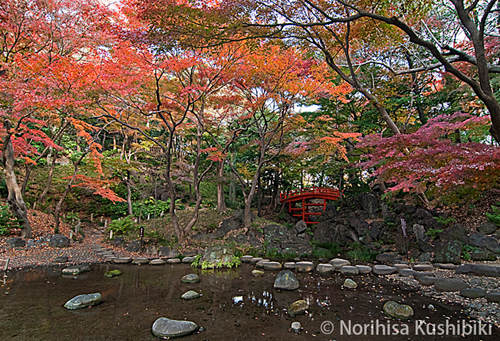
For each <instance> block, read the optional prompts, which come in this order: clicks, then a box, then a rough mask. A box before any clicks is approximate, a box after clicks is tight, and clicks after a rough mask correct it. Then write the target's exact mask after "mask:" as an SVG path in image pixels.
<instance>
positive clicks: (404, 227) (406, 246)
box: [401, 218, 410, 263]
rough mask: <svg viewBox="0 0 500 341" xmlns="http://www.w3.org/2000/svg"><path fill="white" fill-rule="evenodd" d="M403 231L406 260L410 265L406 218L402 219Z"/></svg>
mask: <svg viewBox="0 0 500 341" xmlns="http://www.w3.org/2000/svg"><path fill="white" fill-rule="evenodd" d="M401 231H403V239H404V241H405V249H406V260H407V261H408V263H409V262H410V257H409V253H408V243H407V239H408V234H407V233H406V221H405V220H404V218H401Z"/></svg>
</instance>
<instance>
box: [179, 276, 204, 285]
mask: <svg viewBox="0 0 500 341" xmlns="http://www.w3.org/2000/svg"><path fill="white" fill-rule="evenodd" d="M181 281H182V282H183V283H190V284H193V283H198V282H199V281H200V277H199V276H198V275H197V274H188V275H185V276H184V277H182V279H181Z"/></svg>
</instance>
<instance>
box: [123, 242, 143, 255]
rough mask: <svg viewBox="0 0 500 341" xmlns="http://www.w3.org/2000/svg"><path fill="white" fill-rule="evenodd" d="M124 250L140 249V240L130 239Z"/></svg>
mask: <svg viewBox="0 0 500 341" xmlns="http://www.w3.org/2000/svg"><path fill="white" fill-rule="evenodd" d="M125 250H127V251H130V252H139V251H141V241H140V240H132V241H131V242H130V243H128V245H127V247H126V248H125Z"/></svg>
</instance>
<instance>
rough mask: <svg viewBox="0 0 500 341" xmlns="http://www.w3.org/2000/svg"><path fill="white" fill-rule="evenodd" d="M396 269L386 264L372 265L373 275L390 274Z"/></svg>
mask: <svg viewBox="0 0 500 341" xmlns="http://www.w3.org/2000/svg"><path fill="white" fill-rule="evenodd" d="M397 271H398V269H396V268H395V267H393V266H387V265H375V266H374V267H373V273H374V274H375V275H390V274H393V273H395V272H397Z"/></svg>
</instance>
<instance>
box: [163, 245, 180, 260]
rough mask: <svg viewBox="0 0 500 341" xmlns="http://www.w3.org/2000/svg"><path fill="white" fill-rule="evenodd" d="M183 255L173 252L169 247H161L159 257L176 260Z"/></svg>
mask: <svg viewBox="0 0 500 341" xmlns="http://www.w3.org/2000/svg"><path fill="white" fill-rule="evenodd" d="M180 254H181V253H180V252H179V251H177V250H171V249H170V248H169V247H168V246H160V248H159V250H158V255H159V256H161V257H165V258H175V257H177V256H179V255H180Z"/></svg>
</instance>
